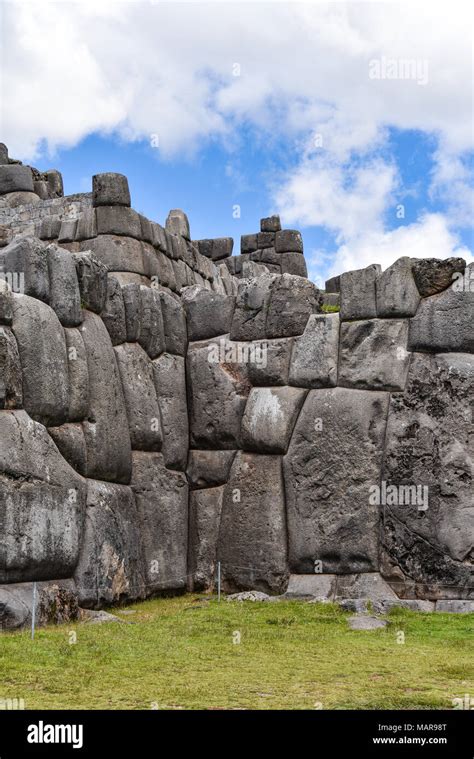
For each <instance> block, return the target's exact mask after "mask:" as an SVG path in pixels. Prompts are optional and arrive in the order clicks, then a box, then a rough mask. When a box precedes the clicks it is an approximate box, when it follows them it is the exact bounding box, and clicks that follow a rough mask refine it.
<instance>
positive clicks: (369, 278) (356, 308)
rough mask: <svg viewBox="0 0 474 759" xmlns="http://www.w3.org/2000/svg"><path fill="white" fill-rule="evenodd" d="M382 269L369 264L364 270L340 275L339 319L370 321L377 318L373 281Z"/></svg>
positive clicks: (377, 265)
mask: <svg viewBox="0 0 474 759" xmlns="http://www.w3.org/2000/svg"><path fill="white" fill-rule="evenodd" d="M381 271H382V268H381V267H380V266H379V264H371V265H370V266H367V268H365V269H356V270H355V271H346V272H344V274H341V280H340V287H341V312H340V313H341V319H372V318H374V317H375V316H377V304H376V298H375V280H376V279H377V277H378V276H379V275H380V273H381Z"/></svg>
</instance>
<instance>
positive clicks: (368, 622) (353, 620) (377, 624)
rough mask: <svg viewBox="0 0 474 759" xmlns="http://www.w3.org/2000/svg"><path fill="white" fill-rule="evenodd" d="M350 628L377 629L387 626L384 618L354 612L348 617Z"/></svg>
mask: <svg viewBox="0 0 474 759" xmlns="http://www.w3.org/2000/svg"><path fill="white" fill-rule="evenodd" d="M348 623H349V627H350V628H351V630H379V629H383V628H384V627H387V624H388V622H387V620H386V619H379V618H378V617H372V616H370V615H369V614H354V616H352V617H349V619H348Z"/></svg>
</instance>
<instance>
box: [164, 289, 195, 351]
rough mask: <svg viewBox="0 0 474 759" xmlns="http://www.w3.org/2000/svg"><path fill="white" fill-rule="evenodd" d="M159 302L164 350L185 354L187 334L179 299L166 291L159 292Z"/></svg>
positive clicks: (184, 316)
mask: <svg viewBox="0 0 474 759" xmlns="http://www.w3.org/2000/svg"><path fill="white" fill-rule="evenodd" d="M160 302H161V313H162V316H163V331H164V340H165V351H166V352H167V353H173V354H176V355H177V356H185V355H186V348H187V345H188V336H187V325H186V314H185V311H184V308H183V306H182V305H181V303H180V302H179V300H176V299H175V297H173V296H172V295H170V294H169V293H166V292H160Z"/></svg>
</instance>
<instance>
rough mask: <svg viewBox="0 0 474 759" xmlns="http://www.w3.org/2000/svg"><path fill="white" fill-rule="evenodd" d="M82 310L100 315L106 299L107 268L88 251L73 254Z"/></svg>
mask: <svg viewBox="0 0 474 759" xmlns="http://www.w3.org/2000/svg"><path fill="white" fill-rule="evenodd" d="M72 255H73V258H74V262H75V264H76V273H77V279H78V281H79V290H80V293H81V302H82V305H83V307H84V308H87V309H88V310H89V311H93V312H94V313H95V314H100V313H101V311H102V310H103V308H104V306H105V300H106V298H107V267H106V266H105V264H103V263H101V261H99V260H98V259H97V258H96V257H95V256H94V255H93V254H92V252H91V251H90V250H86V251H84V252H83V253H73V254H72Z"/></svg>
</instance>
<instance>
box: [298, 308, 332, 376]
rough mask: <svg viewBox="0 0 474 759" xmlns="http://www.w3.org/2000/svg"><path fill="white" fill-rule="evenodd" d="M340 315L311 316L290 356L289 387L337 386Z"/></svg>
mask: <svg viewBox="0 0 474 759" xmlns="http://www.w3.org/2000/svg"><path fill="white" fill-rule="evenodd" d="M338 351H339V314H312V315H311V316H310V317H309V319H308V322H307V324H306V328H305V331H304V332H303V334H302V335H301V337H296V338H295V341H294V346H293V351H292V354H291V365H290V379H289V382H290V384H291V385H296V386H298V387H312V388H316V387H334V386H335V385H337V361H338Z"/></svg>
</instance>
